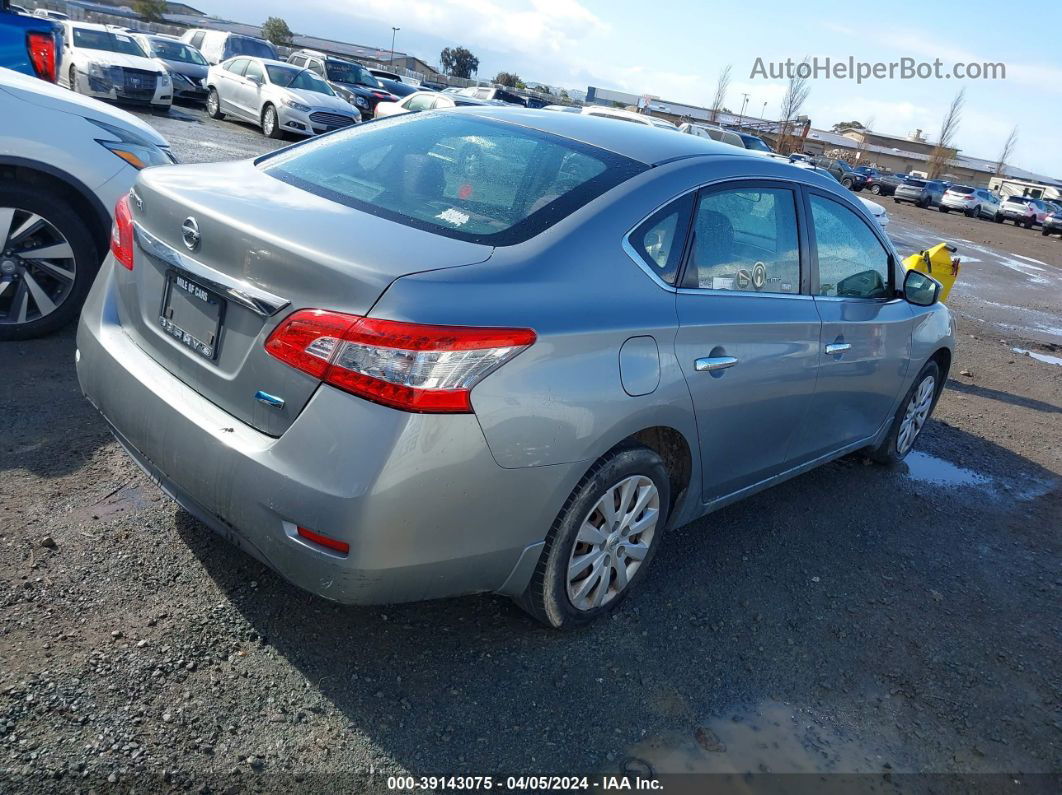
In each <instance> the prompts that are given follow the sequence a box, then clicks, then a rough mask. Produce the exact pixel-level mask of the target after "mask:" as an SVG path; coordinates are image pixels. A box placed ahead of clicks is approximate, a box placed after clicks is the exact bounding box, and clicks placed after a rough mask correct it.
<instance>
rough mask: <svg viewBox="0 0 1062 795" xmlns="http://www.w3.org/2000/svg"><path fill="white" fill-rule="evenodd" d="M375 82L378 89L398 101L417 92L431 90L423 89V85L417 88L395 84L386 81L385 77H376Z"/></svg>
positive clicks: (387, 100) (408, 84)
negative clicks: (396, 98) (378, 86)
mask: <svg viewBox="0 0 1062 795" xmlns="http://www.w3.org/2000/svg"><path fill="white" fill-rule="evenodd" d="M376 82H378V83H379V84H380V87H381V88H382V89H383V90H384V91H386V92H387V93H388V94H391V95H392V96H393V97H398V98H399V99H401V98H402V97H408V96H409V95H410V94H414V93H416V92H417V91H431V90H432V89H430V88H425V87H424V86H423V84H422V85H421V86H419V87H418V86H415V85H413V84H411V83H397V82H395V81H394V80H388V79H387V78H386V77H377V78H376ZM380 101H381V102H391V101H392V100H389V99H385V100H380Z"/></svg>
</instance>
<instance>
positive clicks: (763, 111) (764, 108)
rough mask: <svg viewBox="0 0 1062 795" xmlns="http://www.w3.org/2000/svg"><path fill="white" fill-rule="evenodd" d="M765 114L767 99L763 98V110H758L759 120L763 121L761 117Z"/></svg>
mask: <svg viewBox="0 0 1062 795" xmlns="http://www.w3.org/2000/svg"><path fill="white" fill-rule="evenodd" d="M766 115H767V100H764V101H763V110H761V111H760V121H763V119H764V117H765V116H766Z"/></svg>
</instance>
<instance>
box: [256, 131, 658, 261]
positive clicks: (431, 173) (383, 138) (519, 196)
mask: <svg viewBox="0 0 1062 795" xmlns="http://www.w3.org/2000/svg"><path fill="white" fill-rule="evenodd" d="M259 162H261V163H263V168H264V170H265V172H266V173H267V174H269V175H270V176H273V177H275V178H277V179H280V180H283V181H285V182H288V183H289V184H292V185H295V186H296V187H299V188H302V189H303V190H307V191H309V192H311V193H315V194H317V195H320V196H324V197H325V198H328V199H331V200H332V201H336V202H339V203H341V204H346V205H348V206H351V207H355V208H357V209H360V210H363V211H365V212H369V213H372V214H374V215H379V216H381V217H384V218H388V219H390V220H393V221H396V222H398V223H403V224H406V225H408V226H413V227H416V228H419V229H425V230H427V231H429V232H434V233H435V234H440V235H445V236H447V237H454V238H457V239H459V240H467V241H470V242H474V243H485V244H489V245H501V246H504V245H512V244H514V243H519V242H522V241H523V240H526V239H528V238H530V237H532V236H534V235H536V234H538V233H539V232H541V231H542V230H544V229H546V228H547V227H549V226H551V225H553V224H554V223H556V222H558V221H560V220H562V219H563V218H565V217H567V216H568V215H570V214H571V213H572V212H574V211H575V210H576V209H578V208H579V207H582V206H583V205H585V204H586V203H587V202H589V201H592V200H593V199H594V198H596V197H597V196H599V195H601V194H602V193H604V192H605V191H607V190H610V189H611V188H613V187H615V186H616V185H618V184H619V183H621V182H623V181H625V180H627V179H629V178H630V177H632V176H634V175H635V174H637V173H640V172H641V171H644V170H645V168H646V166H645V165H643V164H641V163H637V162H635V161H633V160H630V159H628V158H625V157H623V156H621V155H617V154H614V153H611V152H607V151H605V150H602V149H598V148H597V147H593V146H589V145H587V144H582V143H579V142H576V141H572V140H569V139H565V138H560V137H557V136H553V135H550V134H548V133H543V132H540V131H537V130H532V129H530V128H527V127H522V126H520V125H516V124H507V123H505V122H501V121H496V120H490V119H477V118H474V117H470V116H466V115H464V114H452V113H441V114H430V113H429V114H420V113H406V114H399V115H397V116H392V117H389V118H385V119H381V120H378V121H375V122H373V123H372V124H371V125H370V124H366V125H364V126H358V127H354V128H351V129H349V130H346V131H344V132H342V133H337V134H334V135H329V136H327V137H325V138H321V139H319V140H316V141H311V142H309V143H306V144H303V145H301V146H298V147H294V148H292V149H289V150H286V151H283V152H281V153H278V154H277V155H275V156H273V157H266V158H265V159H264V160H261V161H259Z"/></svg>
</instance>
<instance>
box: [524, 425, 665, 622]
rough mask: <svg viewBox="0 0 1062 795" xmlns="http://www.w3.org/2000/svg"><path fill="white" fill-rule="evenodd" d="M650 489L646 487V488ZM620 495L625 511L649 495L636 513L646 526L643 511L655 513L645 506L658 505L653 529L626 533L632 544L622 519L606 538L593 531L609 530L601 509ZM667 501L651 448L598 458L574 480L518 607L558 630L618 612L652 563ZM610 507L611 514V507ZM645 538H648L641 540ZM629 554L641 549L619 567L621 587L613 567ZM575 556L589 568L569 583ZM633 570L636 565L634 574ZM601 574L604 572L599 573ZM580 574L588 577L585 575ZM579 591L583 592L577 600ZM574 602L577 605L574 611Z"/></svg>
mask: <svg viewBox="0 0 1062 795" xmlns="http://www.w3.org/2000/svg"><path fill="white" fill-rule="evenodd" d="M625 484H633V487H634V489H635V490H634V491H633V492H629V491H628V492H624V487H625ZM647 487H651V489H648V490H647ZM654 490H655V491H654ZM625 493H626V494H629V496H630V499H629V500H628V501H627V505H628V507H630V506H632V504H633V505H634V506H635V507H636V504H637V501H638V500H640V499H643V498H645V497H646V496H648V498H649V500H648V503H647V505H646V507H644V508H643V509H642V512H641V514H640V516H641V517H642V520H643V521H645V520H646V519H647V514H648V511H650V510H653V508H652V507H650V506H655V510H656V511H657V513H656V516H655V523H653V524H651V525H647V526H646V527H645V528H643V529H642V530H640V531H639V532H638V533H631V534H630V536H629V539H634V540H633V541H631V540H629V539H628V540H627V541H626V544H625V543H624V540H625V536H624V534H623V531H622V528H623V525H624V522H622V521H621V522H620V523H619V525H618V528H619V529H617V530H616V531H614V532H612V533H609V534H607V535H606V534H604V533H601V532H596V531H595V528H596V527H598V526H605V527H607V526H609V520H608V519H607V518H606V516H605V514H604V513H603V512H602V511H601V509H600V508H599V504H601V503H602V502H603V501H605V500H607V499H608V498H609V497H614V498H616V499H619V500H622V498H623V496H624V494H625ZM670 498H671V494H670V486H669V479H668V473H667V469H666V467H665V466H664V462H663V460H662V459H661V458H660V456H659V455H657V454H656V453H655V452H653V451H652V450H650V449H648V448H646V447H642V446H638V445H631V446H625V447H620V448H617V449H616V450H614V451H612V452H611V453H609V454H607V455H606V456H605V457H603V458H601V459H600V460H599V461H598V462H597V463H596V464H594V465H593V466H592V467H591V468H590V471H589V472H587V473H586V475H584V476H583V479H582V480H581V481H579V485H577V486H576V487H575V489H574V490H573V491H572V493H571V496H569V497H568V500H567V502H565V503H564V507H563V508H561V511H560V513H559V514H558V515H557V519H556V520H555V521H554V523H553V527H552V528H551V529H550V531H549V535H548V536H547V537H546V543H545V548H544V549H543V550H542V556H541V558H540V559H539V562H538V567H537V568H536V570H535V574H534V577H532V579H531V584H530V585H528V588H527V591H526V592H525V593H524V595H523V597H522V598H521V600H520V606H521V607H523V608H524V609H525V610H527V612H529V613H530V614H531V615H532V616H534V617H535V618H537V619H538V620H539V621H541V622H542V623H543V624H546V625H547V626H550V627H553V628H555V629H572V628H574V627H579V626H583V625H585V624H588V623H590V622H591V621H593V620H594V619H596V618H600V617H601V616H603V615H606V614H607V613H610V612H612V611H613V610H615V609H616V608H617V607H618V606H619V605H620V604H621V603H622V602H623V600H624V599H625V598H626V597H627V595H628V594H629V593H630V592H631V591H633V590H634V589H635V588H636V587H637V586H638V585H639V583H640V582H641V581H642V580H643V579H644V577H645V573H646V571H647V570H648V568H649V565H650V563H652V560H653V557H654V556H655V554H656V550H657V548H658V547H659V546H660V537H661V536H662V534H663V530H664V527H665V526H666V525H667V520H668V513H669V506H670V504H671V503H670ZM612 504H613V510H614V509H615V503H612ZM628 513H630V512H629V511H628ZM634 519H638V516H635V517H634ZM587 525H590V526H591V527H590V530H591V532H589V533H588V532H586V530H585V528H586V526H587ZM612 526H616V525H612ZM647 534H649V535H650V538H649V539H648V541H645V540H644V537H645V535H647ZM634 548H639V554H641V555H642V558H641V559H640V560H637V559H636V558H634V557H631V558H629V559H626V560H625V562H621V563H620V566H623V567H624V572H625V574H624V575H623V576H624V577H629V579H628V580H627V584H626V586H625V587H624V586H619V578H620V571H619V567H618V566H617V565H616V563H617V562H618V561H621V560H623V559H624V554H625V552H626V551H627V550H633V549H634ZM595 550H600V551H598V552H595ZM594 554H597V558H596V559H595V558H592V557H589V556H591V555H594ZM579 558H583V559H584V560H585V561H587V563H586V565H585V566H583V568H582V569H581V570H577V571H576V572H575V579H573V580H572V582H569V569H570V567H571V566H572V565H573V560H578V559H579ZM599 560H604V561H606V564H605V566H603V567H601V568H599V567H598V566H596V565H595V563H596V561H599ZM632 564H637V565H634V566H633V569H632V568H631V566H632ZM602 568H603V569H607V571H606V572H603V571H602ZM583 572H587V574H586V576H585V577H583V576H582V574H583ZM606 576H607V578H608V579H607V581H606V580H605V579H604V578H605V577H606ZM587 586H589V588H587ZM617 586H618V588H617ZM580 588H583V589H586V592H585V595H583V596H581V597H580V590H579V589H580ZM573 596H574V597H575V598H574V599H573ZM579 602H582V603H581V604H579V605H578V606H577V603H579Z"/></svg>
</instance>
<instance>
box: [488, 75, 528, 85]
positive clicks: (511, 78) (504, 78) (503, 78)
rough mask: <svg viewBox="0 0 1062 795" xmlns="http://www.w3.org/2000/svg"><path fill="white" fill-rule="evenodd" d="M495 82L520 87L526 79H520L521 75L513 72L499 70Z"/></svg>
mask: <svg viewBox="0 0 1062 795" xmlns="http://www.w3.org/2000/svg"><path fill="white" fill-rule="evenodd" d="M494 82H495V83H497V84H498V85H500V86H508V87H509V88H520V87H521V86H523V84H524V81H523V80H521V79H520V75H518V74H515V73H513V72H498V74H496V75H495V76H494Z"/></svg>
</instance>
